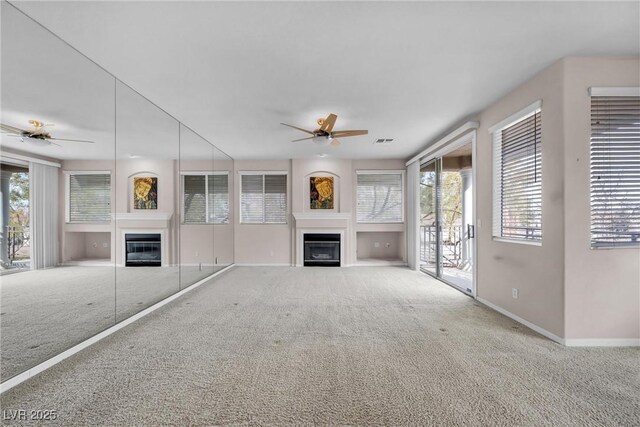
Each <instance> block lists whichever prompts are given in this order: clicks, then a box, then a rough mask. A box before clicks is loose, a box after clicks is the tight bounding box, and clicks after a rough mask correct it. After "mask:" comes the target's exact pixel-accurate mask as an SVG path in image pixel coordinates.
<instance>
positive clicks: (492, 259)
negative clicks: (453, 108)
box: [475, 62, 564, 337]
mask: <svg viewBox="0 0 640 427" xmlns="http://www.w3.org/2000/svg"><path fill="white" fill-rule="evenodd" d="M563 72H564V64H563V62H557V63H555V64H553V65H552V66H551V67H549V68H547V69H546V70H544V71H542V72H541V73H539V74H538V75H536V76H535V77H533V78H532V79H531V80H529V81H528V82H526V83H525V84H523V85H522V86H520V87H518V88H516V89H515V90H513V91H512V92H511V93H509V94H508V95H506V96H505V97H503V98H502V99H500V100H499V101H497V102H496V103H495V104H493V105H491V106H490V107H488V108H487V109H485V110H484V111H483V112H482V113H481V114H480V115H479V121H480V128H479V129H478V132H477V161H476V162H475V164H476V166H477V170H476V179H477V190H476V191H477V199H478V200H477V212H478V213H477V220H478V242H477V245H478V254H477V262H478V267H477V269H478V280H477V295H478V297H480V298H483V299H485V300H487V301H489V302H491V303H493V304H495V305H498V306H500V307H502V308H503V309H505V310H507V311H509V312H511V313H513V314H516V315H518V316H520V317H522V318H523V319H525V320H527V321H529V322H532V323H534V324H536V325H538V326H540V327H542V328H544V329H546V330H547V331H549V332H551V333H553V334H555V335H557V336H559V337H562V336H563V335H564V290H563V280H564V233H563V231H564V200H563V184H564V174H563V166H564V162H563V158H564V157H563V97H562V94H563V93H562V81H563ZM537 100H542V205H543V212H542V246H530V245H524V244H519V243H507V242H499V241H495V240H493V238H492V199H493V197H492V188H493V182H492V168H491V165H492V145H491V144H492V139H491V135H490V134H489V130H488V129H489V127H491V126H492V125H494V124H496V123H498V122H500V121H501V120H503V119H505V118H507V117H509V116H510V115H512V114H514V113H516V112H518V111H520V110H521V109H523V108H525V107H527V106H529V105H531V104H532V103H534V102H535V101H537ZM512 288H517V289H518V291H519V297H518V299H514V298H512Z"/></svg>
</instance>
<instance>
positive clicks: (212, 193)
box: [207, 173, 229, 224]
mask: <svg viewBox="0 0 640 427" xmlns="http://www.w3.org/2000/svg"><path fill="white" fill-rule="evenodd" d="M207 180H208V187H209V188H208V197H209V199H208V202H207V203H208V204H209V222H210V223H213V224H228V223H229V174H227V173H225V174H216V175H209V177H208V179H207Z"/></svg>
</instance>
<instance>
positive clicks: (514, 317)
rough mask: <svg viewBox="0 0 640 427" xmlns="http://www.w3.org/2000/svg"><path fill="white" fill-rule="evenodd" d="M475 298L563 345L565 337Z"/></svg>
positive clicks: (484, 300)
mask: <svg viewBox="0 0 640 427" xmlns="http://www.w3.org/2000/svg"><path fill="white" fill-rule="evenodd" d="M476 300H477V301H478V302H481V303H482V304H484V305H486V306H487V307H489V308H491V309H493V310H495V311H497V312H498V313H501V314H504V315H505V316H507V317H509V318H511V319H513V320H515V321H516V322H518V323H522V324H523V325H525V326H526V327H527V328H529V329H532V330H534V331H536V332H537V333H539V334H540V335H543V336H545V337H547V338H549V339H550V340H552V341H555V342H557V343H558V344H562V345H565V339H564V338H560V337H559V336H557V335H555V334H553V333H551V332H549V331H547V330H546V329H544V328H541V327H540V326H538V325H535V324H533V323H531V322H529V321H528V320H525V319H523V318H522V317H520V316H517V315H515V314H513V313H511V312H509V311H507V310H505V309H504V308H502V307H499V306H497V305H495V304H494V303H492V302H489V301H487V300H486V299H484V298H480V297H477V298H476Z"/></svg>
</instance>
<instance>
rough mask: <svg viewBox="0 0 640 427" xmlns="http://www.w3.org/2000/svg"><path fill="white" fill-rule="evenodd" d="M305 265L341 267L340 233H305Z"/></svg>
mask: <svg viewBox="0 0 640 427" xmlns="http://www.w3.org/2000/svg"><path fill="white" fill-rule="evenodd" d="M304 266H305V267H340V234H307V233H305V234H304Z"/></svg>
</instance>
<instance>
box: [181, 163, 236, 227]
mask: <svg viewBox="0 0 640 427" xmlns="http://www.w3.org/2000/svg"><path fill="white" fill-rule="evenodd" d="M182 189H183V195H182V201H183V204H182V218H184V220H183V222H184V223H185V224H228V223H229V172H226V171H224V172H214V173H199V174H197V173H190V174H188V175H186V174H185V175H183V176H182Z"/></svg>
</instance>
